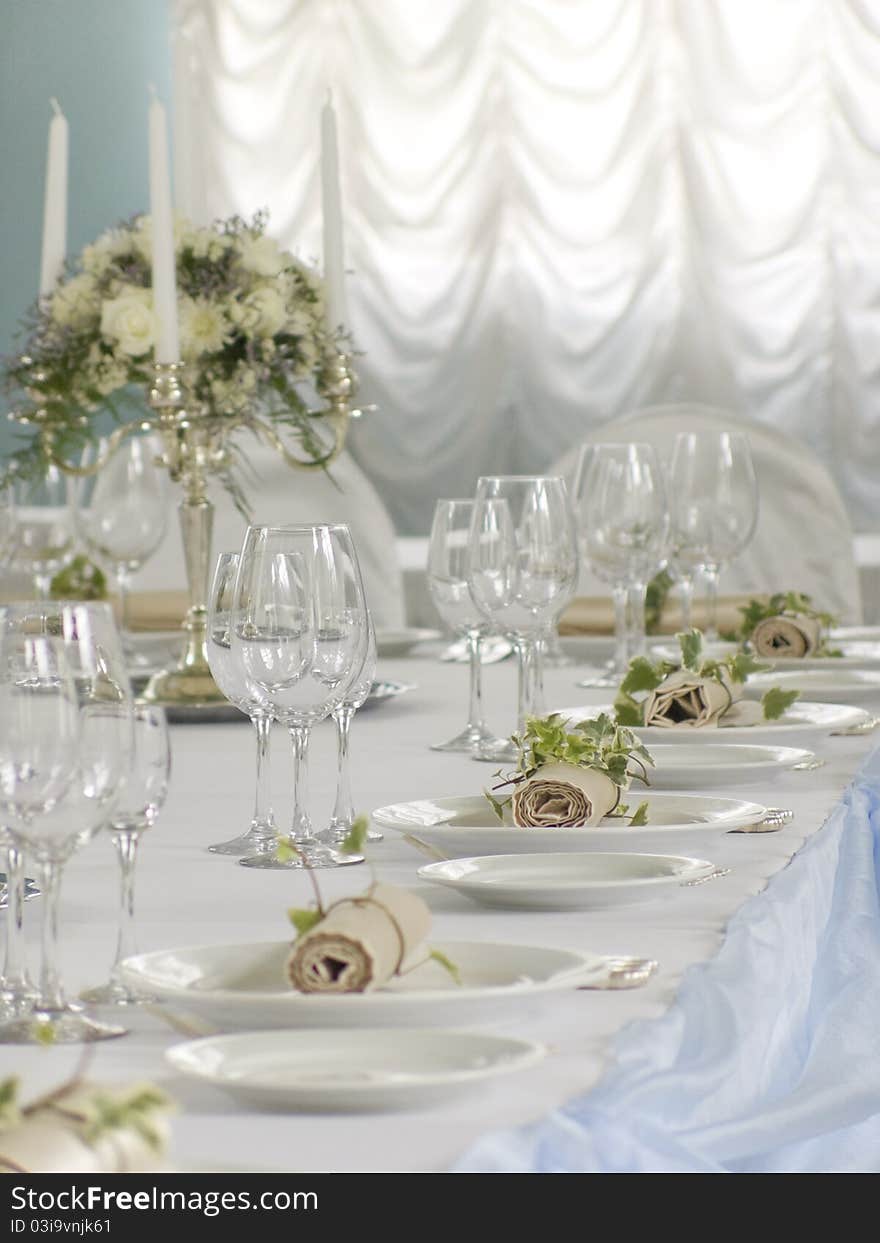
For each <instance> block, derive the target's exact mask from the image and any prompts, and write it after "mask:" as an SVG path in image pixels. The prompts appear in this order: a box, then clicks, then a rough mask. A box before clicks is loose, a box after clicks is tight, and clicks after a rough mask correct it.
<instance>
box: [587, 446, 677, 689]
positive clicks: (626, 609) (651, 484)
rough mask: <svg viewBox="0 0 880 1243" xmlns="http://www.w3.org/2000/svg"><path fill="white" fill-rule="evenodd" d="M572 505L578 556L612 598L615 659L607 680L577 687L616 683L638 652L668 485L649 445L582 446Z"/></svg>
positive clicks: (659, 557)
mask: <svg viewBox="0 0 880 1243" xmlns="http://www.w3.org/2000/svg"><path fill="white" fill-rule="evenodd" d="M574 511H575V521H576V525H577V531H578V543H579V546H580V550H581V555H582V557H583V558H584V560H585V561H586V562H587V564H588V565H589V567H590V569H591V570H592V571H593V573H594V574H595V575H596V577H597V578H599V579H601V580H602V582H604V583H608V585H609V586H610V587H611V594H612V598H613V600H614V637H615V655H614V664H613V666H612V668H611V670H610V673H609V675H608V676H607V677H606V678H596V679H586V680H585V681H584V682H582V683H580V685H588V686H599V685H614V686H616V685H617V684H618V683H619V682H620V680H621V679H622V678H623V676H624V674H625V673H626V670H627V667H628V665H629V662H630V660H631V659H632V658H633V656H637V655H641V654H642V653H643V652H644V649H645V591H646V589H647V585H648V582H649V581H650V580H651V578H653V576H654V575H655V574H656V573H657V571H658V570H659V569H660V567H661V566H662V564H663V560H664V556H665V553H666V543H667V533H668V529H669V514H668V510H667V505H666V490H665V487H664V481H663V472H662V468H661V466H660V462H659V460H658V458H657V455H656V453H655V452H654V450H653V449H652V447H651V446H650V445H647V444H638V443H630V444H603V445H589V446H585V452H584V453H583V455H582V459H581V468H580V470H579V472H578V481H577V493H576V496H575V502H574Z"/></svg>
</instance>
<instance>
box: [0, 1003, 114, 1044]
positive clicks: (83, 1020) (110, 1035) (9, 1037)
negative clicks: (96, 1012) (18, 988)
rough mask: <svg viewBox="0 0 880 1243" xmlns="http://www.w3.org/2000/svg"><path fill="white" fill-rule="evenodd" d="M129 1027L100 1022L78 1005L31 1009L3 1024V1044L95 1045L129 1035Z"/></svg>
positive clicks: (0, 1036) (0, 1028)
mask: <svg viewBox="0 0 880 1243" xmlns="http://www.w3.org/2000/svg"><path fill="white" fill-rule="evenodd" d="M127 1035H128V1031H127V1029H126V1028H125V1027H115V1026H114V1025H113V1024H111V1023H100V1022H98V1020H97V1019H92V1018H89V1016H88V1015H87V1014H85V1013H84V1011H82V1010H79V1009H77V1008H76V1007H75V1006H65V1007H64V1009H63V1010H31V1011H30V1012H29V1013H28V1014H26V1015H22V1016H21V1018H17V1019H12V1020H10V1022H8V1023H3V1024H2V1026H0V1044H43V1045H55V1044H92V1043H93V1042H95V1041H97V1040H115V1039H116V1038H117V1037H118V1036H127Z"/></svg>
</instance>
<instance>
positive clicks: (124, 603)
mask: <svg viewBox="0 0 880 1243" xmlns="http://www.w3.org/2000/svg"><path fill="white" fill-rule="evenodd" d="M116 585H117V587H118V588H119V629H120V631H121V637H122V639H123V640H127V639H128V637H129V635H130V634H131V575H130V574H129V572H128V570H127V569H126V568H125V566H123V565H118V566H117V567H116Z"/></svg>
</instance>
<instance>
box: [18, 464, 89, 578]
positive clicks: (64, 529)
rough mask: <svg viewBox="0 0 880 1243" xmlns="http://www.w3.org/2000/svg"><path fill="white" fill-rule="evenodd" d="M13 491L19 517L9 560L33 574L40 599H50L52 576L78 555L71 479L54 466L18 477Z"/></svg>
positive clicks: (19, 568)
mask: <svg viewBox="0 0 880 1243" xmlns="http://www.w3.org/2000/svg"><path fill="white" fill-rule="evenodd" d="M12 492H13V504H14V512H15V520H14V527H13V529H12V531H11V533H10V534H11V535H12V539H11V541H10V546H9V562H10V564H11V565H12V566H13V567H14V568H15V569H18V570H23V571H24V572H25V573H26V574H30V575H31V576H32V578H33V580H34V589H35V591H36V593H37V595H38V596H39V598H40V599H41V600H48V599H49V592H50V591H51V587H52V579H53V578H54V577H55V575H56V574H57V573H58V572H59V570H63V569H64V567H65V566H67V565H69V564H70V562H71V561H72V560H73V555H74V539H73V515H72V513H71V509H70V487H69V481H68V479H67V476H66V475H63V474H62V473H61V471H60V470H59V469H58V467H57V466H52V465H50V466H48V467H47V468H46V471H45V473H44V474H42V475H40V476H39V477H37V478H17V479H14V480H13V484H12Z"/></svg>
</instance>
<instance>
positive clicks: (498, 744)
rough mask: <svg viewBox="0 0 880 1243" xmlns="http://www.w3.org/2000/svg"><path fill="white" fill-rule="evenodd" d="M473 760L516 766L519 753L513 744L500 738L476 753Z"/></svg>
mask: <svg viewBox="0 0 880 1243" xmlns="http://www.w3.org/2000/svg"><path fill="white" fill-rule="evenodd" d="M471 758H472V759H475V760H481V761H482V762H483V763H485V764H515V763H516V762H517V760H518V759H519V751H518V750H517V748H516V747H515V746H514V745H513V743H512V742H508V741H507V740H506V739H504V738H499V739H498V740H497V741H495V742H493V743H489V744H487V745H486V746H483V747H480V749H479V751H474V752H473V754H472V756H471Z"/></svg>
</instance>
